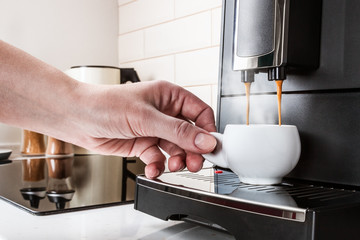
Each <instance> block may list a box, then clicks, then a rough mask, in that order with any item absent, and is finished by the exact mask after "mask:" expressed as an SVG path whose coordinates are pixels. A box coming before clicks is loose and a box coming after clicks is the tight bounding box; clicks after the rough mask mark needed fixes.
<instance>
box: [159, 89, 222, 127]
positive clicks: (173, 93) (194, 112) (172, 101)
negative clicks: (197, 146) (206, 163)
mask: <svg viewBox="0 0 360 240" xmlns="http://www.w3.org/2000/svg"><path fill="white" fill-rule="evenodd" d="M157 84H158V85H159V86H158V87H157V90H158V91H155V93H154V97H155V98H156V99H160V100H159V101H155V105H156V107H157V108H158V110H160V111H161V112H163V113H165V114H167V115H170V116H173V117H174V116H178V115H181V116H183V117H184V118H185V119H189V120H191V121H193V122H194V123H195V125H196V126H198V127H200V128H202V129H205V130H206V131H209V132H214V131H216V127H215V118H214V112H213V110H212V109H211V107H210V106H208V105H207V104H206V103H204V102H203V101H202V100H200V99H199V98H198V97H197V96H195V95H194V94H192V93H191V92H189V91H187V90H185V89H184V88H182V87H180V86H177V85H174V84H171V83H168V82H158V83H157Z"/></svg>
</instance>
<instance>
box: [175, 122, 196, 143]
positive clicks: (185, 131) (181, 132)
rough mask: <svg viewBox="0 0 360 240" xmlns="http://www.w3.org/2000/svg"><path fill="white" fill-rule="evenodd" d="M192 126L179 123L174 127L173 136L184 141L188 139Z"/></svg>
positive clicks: (186, 123)
mask: <svg viewBox="0 0 360 240" xmlns="http://www.w3.org/2000/svg"><path fill="white" fill-rule="evenodd" d="M192 128H193V126H192V125H191V124H190V123H188V122H186V121H180V122H179V124H177V126H176V127H175V134H176V136H177V137H178V138H179V139H182V140H185V139H186V138H188V137H189V135H190V133H191V130H192Z"/></svg>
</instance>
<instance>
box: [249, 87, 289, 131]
mask: <svg viewBox="0 0 360 240" xmlns="http://www.w3.org/2000/svg"><path fill="white" fill-rule="evenodd" d="M275 82H276V95H277V102H278V121H279V126H281V98H282V84H283V82H284V80H276V81H275ZM244 84H245V93H246V125H249V124H250V120H249V119H250V117H249V116H250V87H251V82H244Z"/></svg>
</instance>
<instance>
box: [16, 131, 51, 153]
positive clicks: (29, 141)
mask: <svg viewBox="0 0 360 240" xmlns="http://www.w3.org/2000/svg"><path fill="white" fill-rule="evenodd" d="M45 150H46V146H45V139H44V135H42V134H40V133H37V132H32V131H29V130H25V129H24V130H23V135H22V144H21V153H22V154H23V155H32V156H38V155H44V154H45Z"/></svg>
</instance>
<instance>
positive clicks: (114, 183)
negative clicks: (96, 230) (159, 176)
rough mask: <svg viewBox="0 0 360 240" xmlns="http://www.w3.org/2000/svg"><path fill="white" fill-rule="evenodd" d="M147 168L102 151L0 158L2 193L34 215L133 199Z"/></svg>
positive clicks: (137, 161) (103, 205)
mask: <svg viewBox="0 0 360 240" xmlns="http://www.w3.org/2000/svg"><path fill="white" fill-rule="evenodd" d="M144 167H145V165H144V163H143V162H142V161H140V160H139V159H137V158H121V157H115V156H102V155H83V156H75V157H64V158H45V157H39V158H36V157H31V158H24V159H23V160H12V161H11V160H5V161H0V182H1V184H0V198H1V199H3V200H5V201H7V202H9V203H10V204H13V205H15V206H17V207H19V208H21V209H23V210H26V211H28V212H30V213H32V214H35V215H48V214H57V213H63V212H68V211H78V210H84V209H91V208H98V207H106V206H114V205H120V204H126V203H132V202H133V200H134V193H135V178H136V175H137V174H142V173H144Z"/></svg>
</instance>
